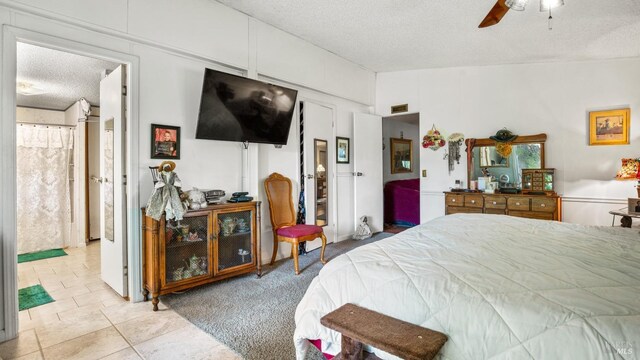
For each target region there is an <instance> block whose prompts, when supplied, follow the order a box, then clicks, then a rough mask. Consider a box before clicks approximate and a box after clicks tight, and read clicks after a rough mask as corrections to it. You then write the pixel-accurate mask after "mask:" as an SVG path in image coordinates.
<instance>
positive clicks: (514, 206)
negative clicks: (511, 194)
mask: <svg viewBox="0 0 640 360" xmlns="http://www.w3.org/2000/svg"><path fill="white" fill-rule="evenodd" d="M530 202H531V198H528V197H515V198H509V199H508V200H507V207H508V208H509V210H524V211H528V210H529V203H530Z"/></svg>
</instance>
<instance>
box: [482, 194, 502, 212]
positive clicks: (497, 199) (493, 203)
mask: <svg viewBox="0 0 640 360" xmlns="http://www.w3.org/2000/svg"><path fill="white" fill-rule="evenodd" d="M484 207H485V208H487V209H506V208H507V199H506V198H505V197H502V196H487V197H485V198H484Z"/></svg>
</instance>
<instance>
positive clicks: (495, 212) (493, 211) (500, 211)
mask: <svg viewBox="0 0 640 360" xmlns="http://www.w3.org/2000/svg"><path fill="white" fill-rule="evenodd" d="M484 213H485V214H492V215H506V214H507V212H506V211H505V210H504V209H490V208H488V207H487V208H485V209H484Z"/></svg>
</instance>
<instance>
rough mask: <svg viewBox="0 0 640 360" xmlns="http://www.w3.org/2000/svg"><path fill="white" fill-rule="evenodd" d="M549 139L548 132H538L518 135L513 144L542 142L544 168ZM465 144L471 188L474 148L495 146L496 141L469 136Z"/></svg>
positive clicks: (468, 183) (541, 152)
mask: <svg viewBox="0 0 640 360" xmlns="http://www.w3.org/2000/svg"><path fill="white" fill-rule="evenodd" d="M546 141H547V134H537V135H524V136H518V137H517V138H516V139H515V140H513V141H512V142H511V144H513V145H517V144H533V143H539V144H540V165H541V166H542V169H544V168H545V153H544V143H545V142H546ZM464 143H465V145H467V150H466V151H467V189H469V187H470V185H471V174H472V173H473V148H475V147H479V146H495V145H496V141H495V140H492V139H489V138H484V139H474V138H469V139H466V140H465V141H464Z"/></svg>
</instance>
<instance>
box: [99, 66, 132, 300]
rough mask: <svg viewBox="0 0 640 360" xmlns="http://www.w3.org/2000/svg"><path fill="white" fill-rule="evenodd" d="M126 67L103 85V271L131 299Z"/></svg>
mask: <svg viewBox="0 0 640 360" xmlns="http://www.w3.org/2000/svg"><path fill="white" fill-rule="evenodd" d="M125 76H126V72H125V67H124V65H121V66H119V67H118V68H117V69H115V70H113V71H112V72H111V73H110V74H109V75H107V76H106V77H105V78H104V79H102V81H100V179H101V184H102V186H101V187H100V219H101V221H100V257H101V258H100V263H101V266H100V269H101V274H102V280H103V281H104V282H106V283H107V284H108V285H109V286H111V287H112V288H113V289H114V290H115V291H116V292H117V293H118V294H120V295H122V296H127V262H126V259H127V250H126V249H127V244H126V242H127V237H126V220H125V219H126V218H125V216H126V202H125V180H126V179H125V172H124V169H125V154H126V151H125V142H124V138H125V99H126V96H125V95H123V94H124V93H125V92H124V89H125V88H124V84H125Z"/></svg>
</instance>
